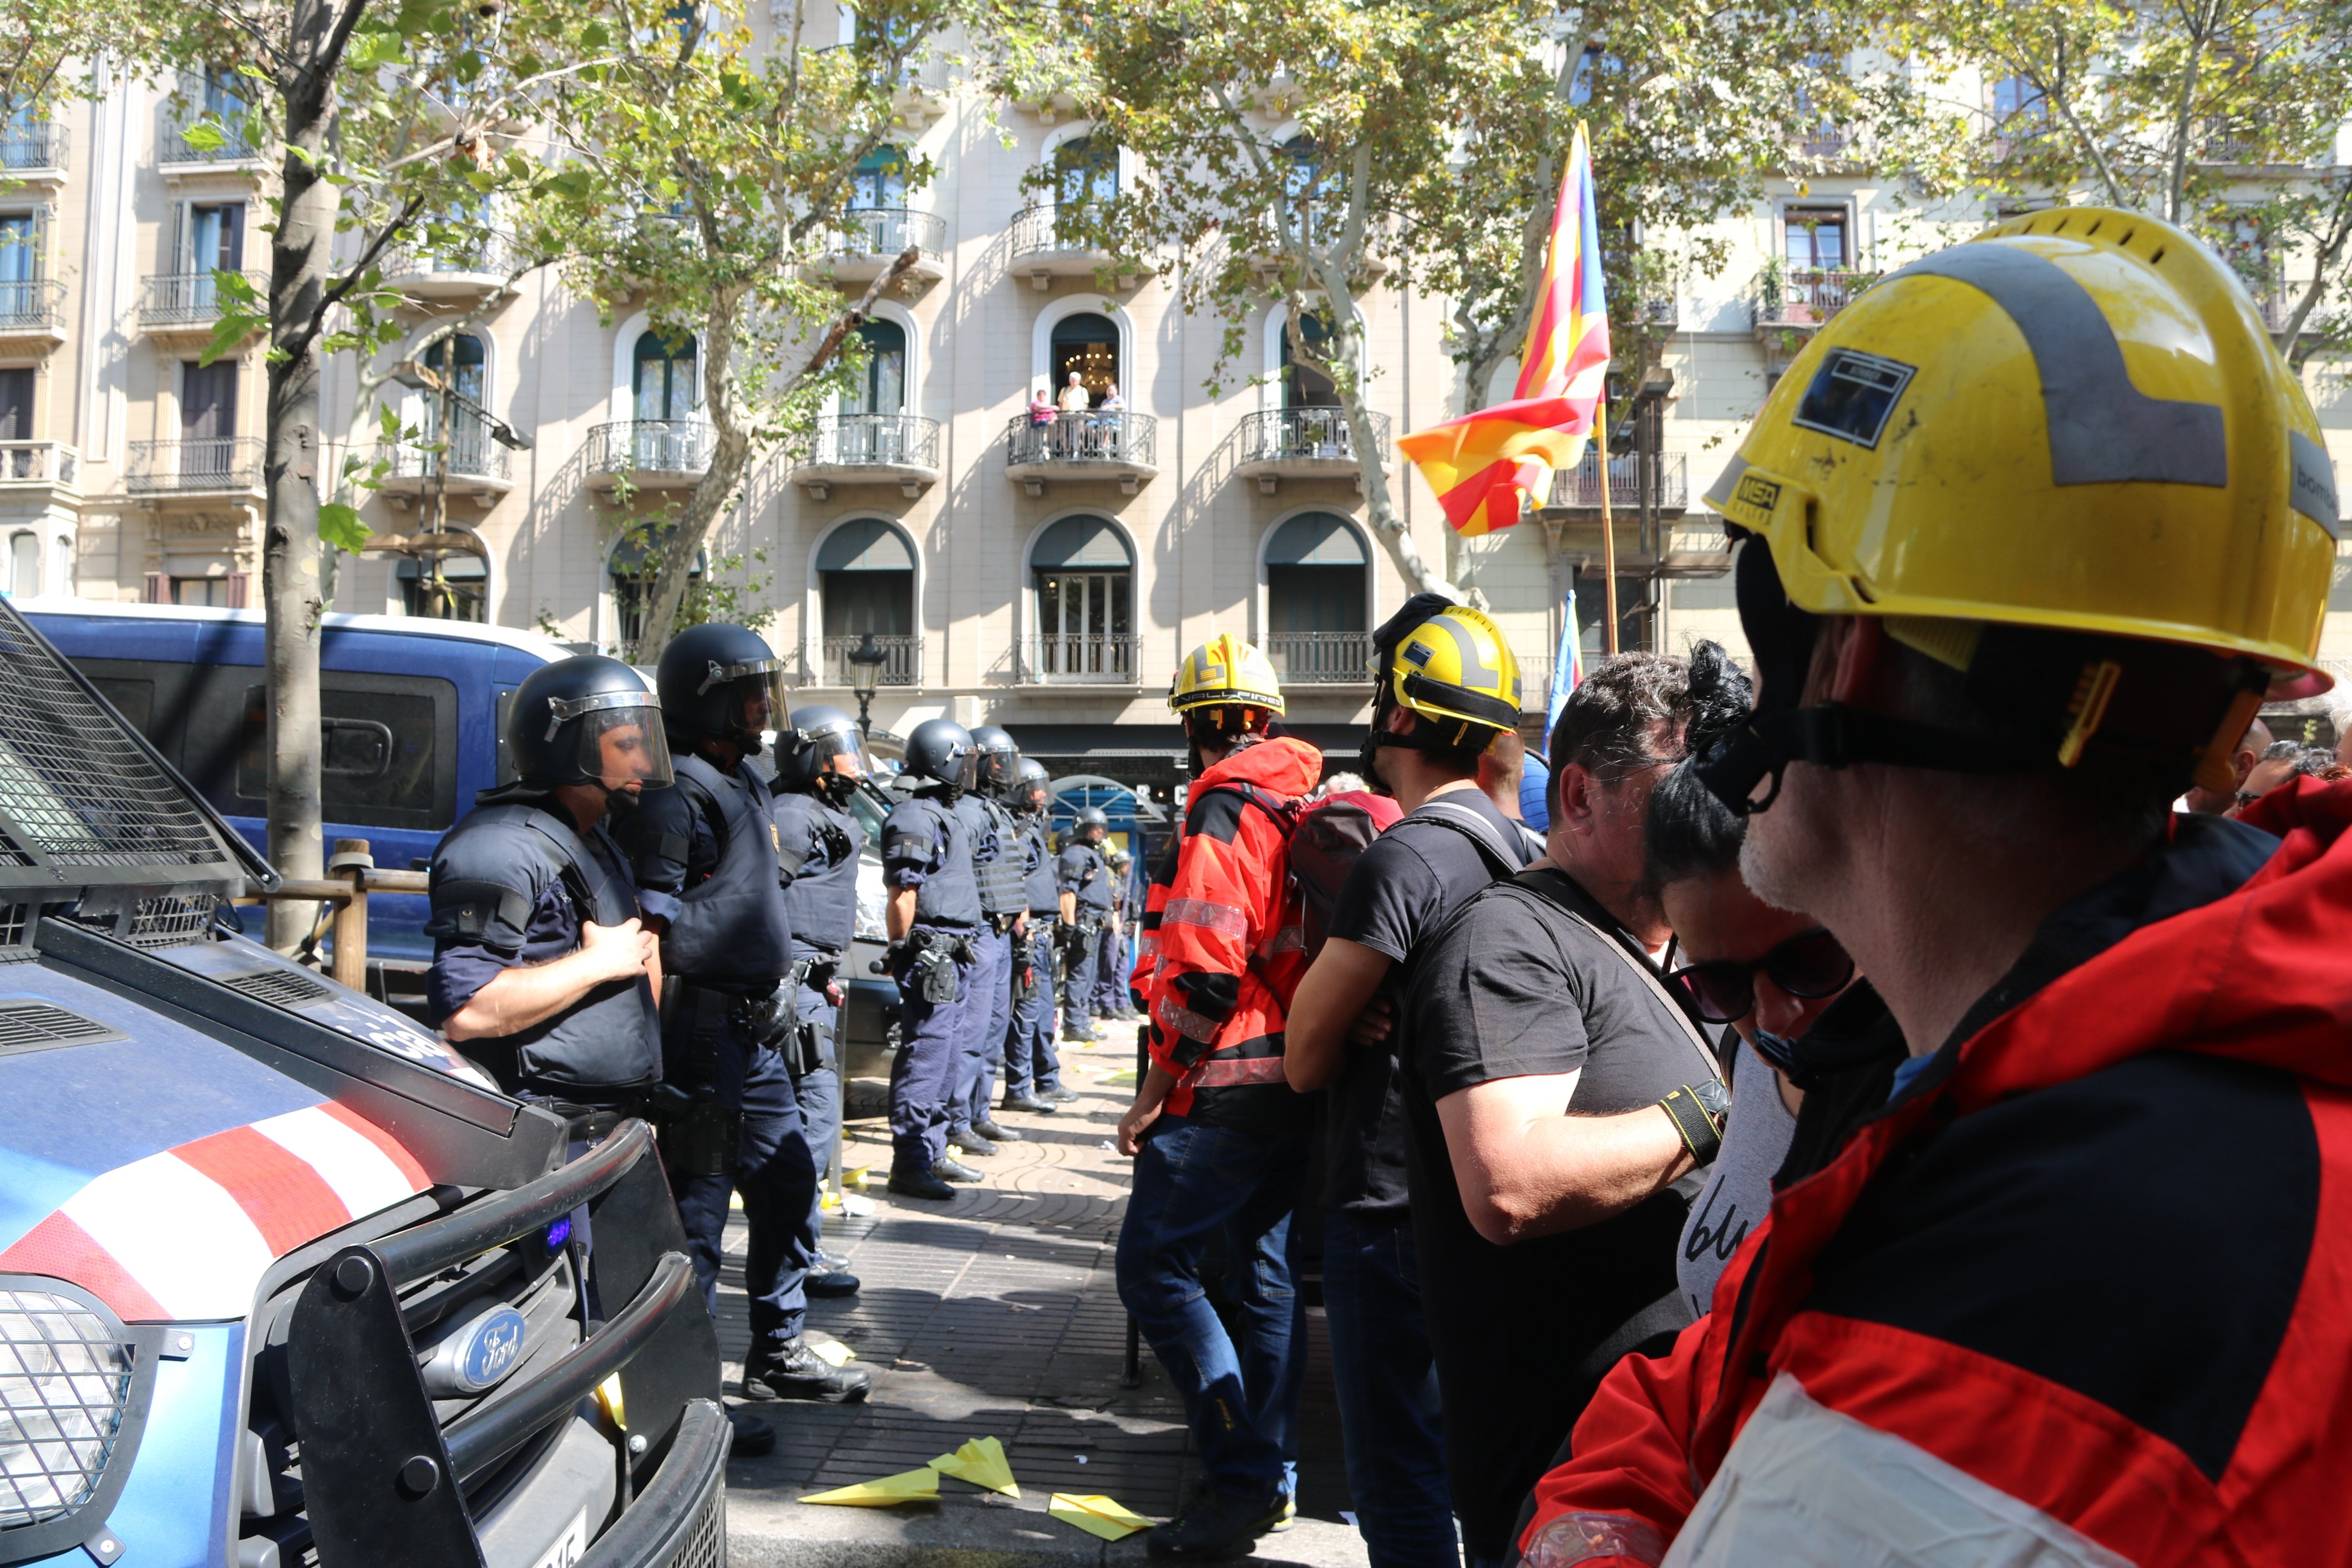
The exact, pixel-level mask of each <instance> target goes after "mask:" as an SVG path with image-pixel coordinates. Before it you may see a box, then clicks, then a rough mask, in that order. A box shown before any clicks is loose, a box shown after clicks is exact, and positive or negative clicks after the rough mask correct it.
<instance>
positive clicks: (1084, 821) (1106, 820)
mask: <svg viewBox="0 0 2352 1568" xmlns="http://www.w3.org/2000/svg"><path fill="white" fill-rule="evenodd" d="M1093 828H1100V829H1101V830H1102V831H1104V832H1105V833H1108V832H1109V831H1110V813H1108V811H1105V810H1103V809H1102V808H1101V807H1100V806H1081V807H1079V808H1078V814H1077V818H1076V821H1073V822H1072V823H1071V831H1074V832H1076V834H1077V836H1078V837H1079V838H1080V839H1083V840H1085V841H1087V843H1090V844H1092V843H1099V842H1101V840H1099V839H1090V838H1087V831H1088V830H1089V829H1093Z"/></svg>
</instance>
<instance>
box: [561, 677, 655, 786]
mask: <svg viewBox="0 0 2352 1568" xmlns="http://www.w3.org/2000/svg"><path fill="white" fill-rule="evenodd" d="M566 742H569V744H570V746H571V764H572V765H571V768H570V769H569V770H568V771H569V772H570V774H571V776H572V778H574V779H580V780H581V781H583V782H585V783H593V784H602V785H603V786H604V788H605V789H667V788H668V787H669V784H670V781H671V779H672V778H673V777H674V776H673V774H672V773H671V771H670V761H669V742H668V741H667V739H666V738H664V737H663V735H662V724H661V708H660V706H658V705H657V704H656V703H655V701H654V700H653V695H652V694H651V693H647V694H646V699H645V700H644V701H643V702H640V703H629V704H625V705H616V706H606V707H597V708H593V709H591V710H589V711H588V712H585V713H583V714H580V715H578V716H575V717H573V718H572V720H571V721H570V722H569V723H567V724H566V725H565V726H564V727H563V733H562V736H560V737H558V738H557V746H558V748H559V751H560V750H561V748H562V747H563V745H564V744H565V743H566Z"/></svg>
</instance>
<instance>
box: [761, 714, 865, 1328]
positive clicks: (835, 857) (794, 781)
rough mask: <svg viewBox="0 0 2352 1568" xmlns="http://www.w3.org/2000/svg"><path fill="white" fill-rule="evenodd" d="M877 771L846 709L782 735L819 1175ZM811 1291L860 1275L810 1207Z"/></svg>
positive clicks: (785, 852) (780, 845)
mask: <svg viewBox="0 0 2352 1568" xmlns="http://www.w3.org/2000/svg"><path fill="white" fill-rule="evenodd" d="M870 771H871V768H870V767H869V765H868V759H867V758H866V746H865V741H864V737H861V736H860V735H859V733H858V729H857V723H856V720H855V719H853V718H851V717H850V716H848V715H847V714H845V713H844V712H842V711H841V709H839V708H836V707H825V706H822V705H818V704H811V705H810V706H807V707H803V708H799V709H796V710H794V712H793V716H792V719H791V723H790V726H789V727H787V728H784V729H781V730H779V731H777V734H776V863H777V865H778V867H779V869H780V871H781V872H782V876H783V879H784V914H785V915H786V916H787V917H789V919H790V920H791V922H792V927H793V969H792V981H793V1019H794V1029H793V1035H792V1037H791V1038H790V1039H788V1040H786V1041H785V1042H784V1048H783V1049H784V1055H785V1065H786V1066H787V1067H788V1068H789V1069H790V1070H791V1071H792V1074H793V1098H794V1099H796V1100H797V1101H799V1103H800V1108H801V1130H802V1132H803V1134H806V1136H807V1138H808V1145H809V1157H810V1158H811V1159H812V1160H813V1161H814V1162H815V1166H816V1169H817V1171H818V1172H819V1174H823V1172H824V1170H825V1169H826V1168H827V1166H829V1165H830V1164H831V1163H832V1159H833V1150H834V1145H835V1142H836V1140H838V1138H839V1137H840V1135H841V1078H840V1072H839V1067H840V1061H841V1057H840V1043H839V1042H840V1039H841V1000H842V987H841V981H840V977H839V976H840V969H841V956H842V955H843V954H844V953H846V952H847V951H848V950H849V943H850V938H851V937H852V936H855V935H856V930H857V864H858V857H859V855H860V854H862V853H863V852H864V851H865V848H866V830H865V828H864V826H863V825H861V824H860V823H859V821H858V820H857V819H856V817H855V816H854V815H852V814H851V813H850V812H849V811H848V810H846V809H845V808H846V807H847V806H848V804H849V801H850V800H851V799H852V797H854V796H855V795H856V792H857V781H858V780H859V779H863V778H865V777H866V776H867V774H868V773H869V772H870ZM808 1234H809V1243H810V1246H811V1248H812V1249H813V1250H814V1260H813V1261H812V1262H811V1263H810V1265H809V1274H808V1285H807V1290H808V1293H809V1294H810V1295H812V1296H849V1295H855V1294H856V1292H857V1279H856V1276H855V1275H853V1274H851V1273H850V1272H849V1271H848V1270H847V1268H846V1267H845V1265H843V1264H841V1263H840V1262H839V1261H838V1260H835V1259H833V1258H832V1257H830V1256H829V1255H828V1254H826V1253H825V1252H824V1250H823V1245H822V1244H823V1241H824V1206H823V1205H822V1204H821V1203H817V1202H812V1203H811V1204H810V1205H809V1229H808Z"/></svg>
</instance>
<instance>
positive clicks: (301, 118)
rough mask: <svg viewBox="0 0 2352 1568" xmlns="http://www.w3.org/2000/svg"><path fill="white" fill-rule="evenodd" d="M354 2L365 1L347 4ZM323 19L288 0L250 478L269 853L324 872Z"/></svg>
mask: <svg viewBox="0 0 2352 1568" xmlns="http://www.w3.org/2000/svg"><path fill="white" fill-rule="evenodd" d="M364 3H365V0H352V5H353V6H354V7H355V8H356V7H357V6H359V5H363V4H364ZM336 20H337V18H336V16H335V14H334V10H333V8H332V6H331V5H328V4H326V3H324V0H297V4H296V5H295V6H294V12H293V16H292V25H291V26H290V28H289V37H288V51H287V53H288V58H287V62H286V64H285V65H284V66H282V67H281V68H280V73H279V77H278V84H279V91H280V93H281V95H282V97H283V99H284V102H285V107H286V159H285V163H284V166H283V169H284V173H283V178H284V191H285V197H284V204H283V207H282V209H281V211H280V213H279V214H278V232H277V233H276V234H275V235H273V236H272V237H271V240H270V255H269V338H270V345H271V348H272V350H274V351H273V352H272V353H271V355H270V362H269V387H268V392H269V411H268V431H267V436H266V450H265V454H264V456H263V462H262V476H263V483H264V484H265V485H266V486H267V487H268V508H269V509H268V524H267V526H266V527H265V528H264V530H263V533H262V544H261V595H262V605H263V608H264V610H265V612H267V616H268V650H267V653H266V655H265V663H266V668H267V682H268V685H267V690H268V750H269V785H268V790H269V793H268V813H269V859H270V863H272V864H273V865H275V866H276V867H277V868H278V871H279V872H280V873H283V874H285V875H287V876H289V877H318V876H321V875H323V874H324V873H325V871H326V855H325V848H324V844H323V842H322V841H321V838H320V831H321V811H320V799H319V765H320V757H319V748H320V727H319V627H320V619H321V617H322V616H323V615H324V614H325V612H326V603H325V600H324V596H323V584H322V582H321V580H320V572H319V486H318V471H319V465H320V462H321V461H322V455H321V453H320V441H319V414H320V408H319V350H318V334H317V330H316V326H317V318H318V313H319V308H320V297H321V296H322V295H323V294H324V292H325V290H326V287H327V268H328V263H329V261H330V259H331V250H332V247H333V245H334V237H335V214H336V208H337V205H338V203H339V200H340V198H339V195H338V193H337V189H336V187H335V186H334V184H333V183H331V182H329V181H328V180H326V179H324V178H322V177H321V175H322V173H323V171H324V168H325V163H326V159H325V151H326V143H327V133H328V130H329V127H330V126H331V123H332V121H333V118H334V109H333V100H332V93H331V83H332V79H333V57H334V54H335V52H336V49H335V34H336V28H335V23H336ZM268 910H269V920H268V942H269V945H270V946H273V947H277V948H280V949H289V948H291V947H293V946H295V945H296V944H297V943H299V941H300V940H301V939H302V937H303V936H305V935H306V934H307V933H308V932H309V931H310V926H311V925H312V923H313V921H314V920H315V919H316V918H317V910H316V906H315V905H312V904H295V903H287V902H278V903H273V904H269V905H268Z"/></svg>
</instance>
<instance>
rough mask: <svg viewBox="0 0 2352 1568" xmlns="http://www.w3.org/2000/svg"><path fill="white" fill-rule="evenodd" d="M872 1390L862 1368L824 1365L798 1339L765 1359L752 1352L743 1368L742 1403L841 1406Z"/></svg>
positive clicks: (789, 1342) (867, 1375) (872, 1379)
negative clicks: (802, 1402) (771, 1401)
mask: <svg viewBox="0 0 2352 1568" xmlns="http://www.w3.org/2000/svg"><path fill="white" fill-rule="evenodd" d="M873 1386H874V1375H873V1374H872V1373H870V1372H868V1371H866V1369H865V1368H864V1367H862V1366H834V1365H831V1364H827V1363H826V1362H825V1361H824V1360H823V1359H822V1358H820V1357H819V1356H818V1354H816V1352H814V1351H813V1350H811V1349H809V1347H808V1344H807V1343H806V1342H805V1341H803V1340H801V1339H799V1338H793V1339H789V1340H786V1341H785V1342H784V1343H783V1344H782V1346H780V1347H779V1348H778V1349H776V1350H775V1351H773V1352H772V1353H771V1354H765V1355H762V1354H759V1353H758V1352H756V1351H755V1352H753V1353H752V1355H751V1360H749V1361H747V1362H745V1363H744V1364H743V1397H744V1398H746V1399H821V1400H823V1401H824V1403H826V1404H827V1405H841V1404H845V1403H847V1402H848V1401H850V1400H852V1399H863V1398H865V1397H866V1391H867V1390H868V1389H870V1388H872V1387H873ZM774 1440H775V1439H774V1438H773V1437H770V1438H769V1441H770V1442H771V1443H772V1442H773V1441H774Z"/></svg>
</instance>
